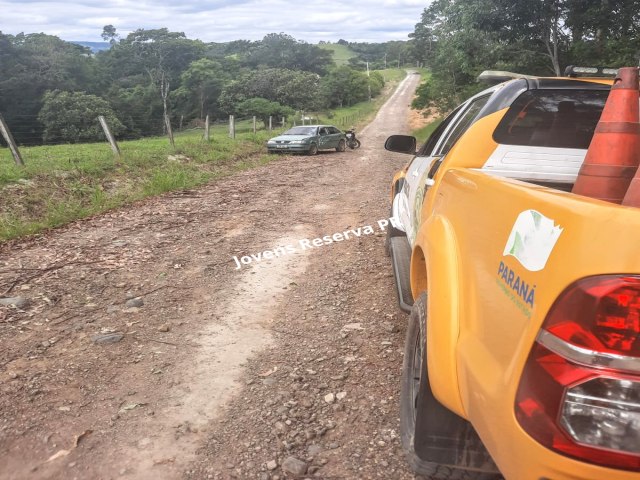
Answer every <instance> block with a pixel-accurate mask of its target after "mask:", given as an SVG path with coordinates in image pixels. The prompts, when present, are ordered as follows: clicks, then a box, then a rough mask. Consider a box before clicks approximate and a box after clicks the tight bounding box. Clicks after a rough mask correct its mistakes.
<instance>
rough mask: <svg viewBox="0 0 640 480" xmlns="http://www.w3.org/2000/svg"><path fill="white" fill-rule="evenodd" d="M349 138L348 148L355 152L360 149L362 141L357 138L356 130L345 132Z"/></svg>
mask: <svg viewBox="0 0 640 480" xmlns="http://www.w3.org/2000/svg"><path fill="white" fill-rule="evenodd" d="M344 133H345V135H346V137H347V147H349V148H350V149H351V150H355V149H356V148H360V140H358V139H357V138H356V131H355V129H353V128H352V129H351V130H347V131H346V132H344Z"/></svg>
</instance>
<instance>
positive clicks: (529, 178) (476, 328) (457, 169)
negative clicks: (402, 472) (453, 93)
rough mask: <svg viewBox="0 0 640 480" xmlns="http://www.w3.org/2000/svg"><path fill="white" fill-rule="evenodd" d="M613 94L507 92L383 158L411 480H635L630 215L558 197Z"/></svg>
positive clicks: (527, 86)
mask: <svg viewBox="0 0 640 480" xmlns="http://www.w3.org/2000/svg"><path fill="white" fill-rule="evenodd" d="M598 73H600V72H598ZM514 77H518V76H517V75H514ZM611 84H612V79H611V78H604V77H601V76H593V77H592V78H587V77H577V78H576V76H575V75H571V78H569V77H567V78H538V77H524V76H520V77H519V78H512V79H510V80H508V81H506V82H503V83H500V84H497V85H494V86H492V87H490V88H488V89H487V90H485V91H483V92H481V93H479V94H477V95H475V96H474V97H472V98H470V99H468V100H467V101H466V102H464V103H463V104H462V105H460V106H459V107H458V108H456V109H455V110H454V111H453V112H452V113H451V114H450V115H449V116H447V117H446V118H445V120H444V121H443V122H442V123H441V124H440V125H439V126H438V128H437V129H436V130H435V131H434V132H433V134H432V135H431V137H430V138H429V139H428V140H427V142H426V143H425V144H424V145H423V146H422V147H421V148H420V149H419V151H417V152H416V147H417V145H416V139H415V138H413V137H409V136H403V135H394V136H392V137H389V139H388V140H387V142H386V145H385V147H386V148H387V150H390V151H394V152H401V153H410V154H412V155H413V158H412V160H411V161H410V162H409V163H408V165H407V166H406V167H405V168H404V169H403V170H402V171H400V172H398V173H397V174H396V176H395V178H394V179H393V183H392V195H391V198H392V208H391V216H392V219H393V228H391V229H389V230H388V234H389V236H388V239H387V240H388V243H387V246H388V249H389V252H390V254H391V259H392V265H393V271H394V277H395V283H396V289H397V293H398V299H399V303H400V307H401V308H402V309H403V310H406V311H407V312H410V316H409V325H408V330H407V341H406V347H405V359H404V367H403V378H402V398H401V437H402V442H403V446H404V448H405V450H406V452H407V456H408V459H409V462H410V464H411V466H412V467H413V469H414V470H415V471H416V472H417V473H419V474H422V475H424V476H426V477H427V478H430V479H476V480H478V479H498V478H502V477H505V478H506V479H508V480H576V479H591V480H631V479H635V480H638V479H639V478H640V474H639V473H638V472H640V339H639V332H640V255H639V254H638V248H639V245H640V244H639V243H638V238H640V237H639V236H638V232H640V211H639V210H638V209H636V208H630V207H625V206H620V205H616V204H613V203H609V202H604V201H601V200H595V199H591V198H587V197H584V196H581V195H576V194H572V193H571V190H572V187H573V184H574V183H575V181H576V177H577V175H578V172H579V170H580V167H581V165H582V163H583V161H584V157H585V154H586V151H587V148H588V146H589V143H590V141H591V138H592V137H593V135H594V130H595V129H596V125H597V124H598V120H599V118H600V115H601V112H602V109H603V106H604V104H605V102H606V100H607V97H608V95H609V91H610V89H611Z"/></svg>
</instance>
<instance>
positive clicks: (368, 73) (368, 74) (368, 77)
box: [367, 62, 371, 101]
mask: <svg viewBox="0 0 640 480" xmlns="http://www.w3.org/2000/svg"><path fill="white" fill-rule="evenodd" d="M367 89H368V90H369V101H371V72H370V71H369V62H367Z"/></svg>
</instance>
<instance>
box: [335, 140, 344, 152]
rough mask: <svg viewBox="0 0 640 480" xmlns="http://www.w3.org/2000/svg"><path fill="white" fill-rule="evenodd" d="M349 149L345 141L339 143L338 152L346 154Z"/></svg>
mask: <svg viewBox="0 0 640 480" xmlns="http://www.w3.org/2000/svg"><path fill="white" fill-rule="evenodd" d="M346 149H347V142H345V141H344V140H340V141H339V142H338V146H337V147H336V152H344V151H345V150H346Z"/></svg>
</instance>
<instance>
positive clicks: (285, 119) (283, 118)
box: [282, 117, 287, 128]
mask: <svg viewBox="0 0 640 480" xmlns="http://www.w3.org/2000/svg"><path fill="white" fill-rule="evenodd" d="M286 121H287V117H282V128H284V126H285V122H286Z"/></svg>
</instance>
